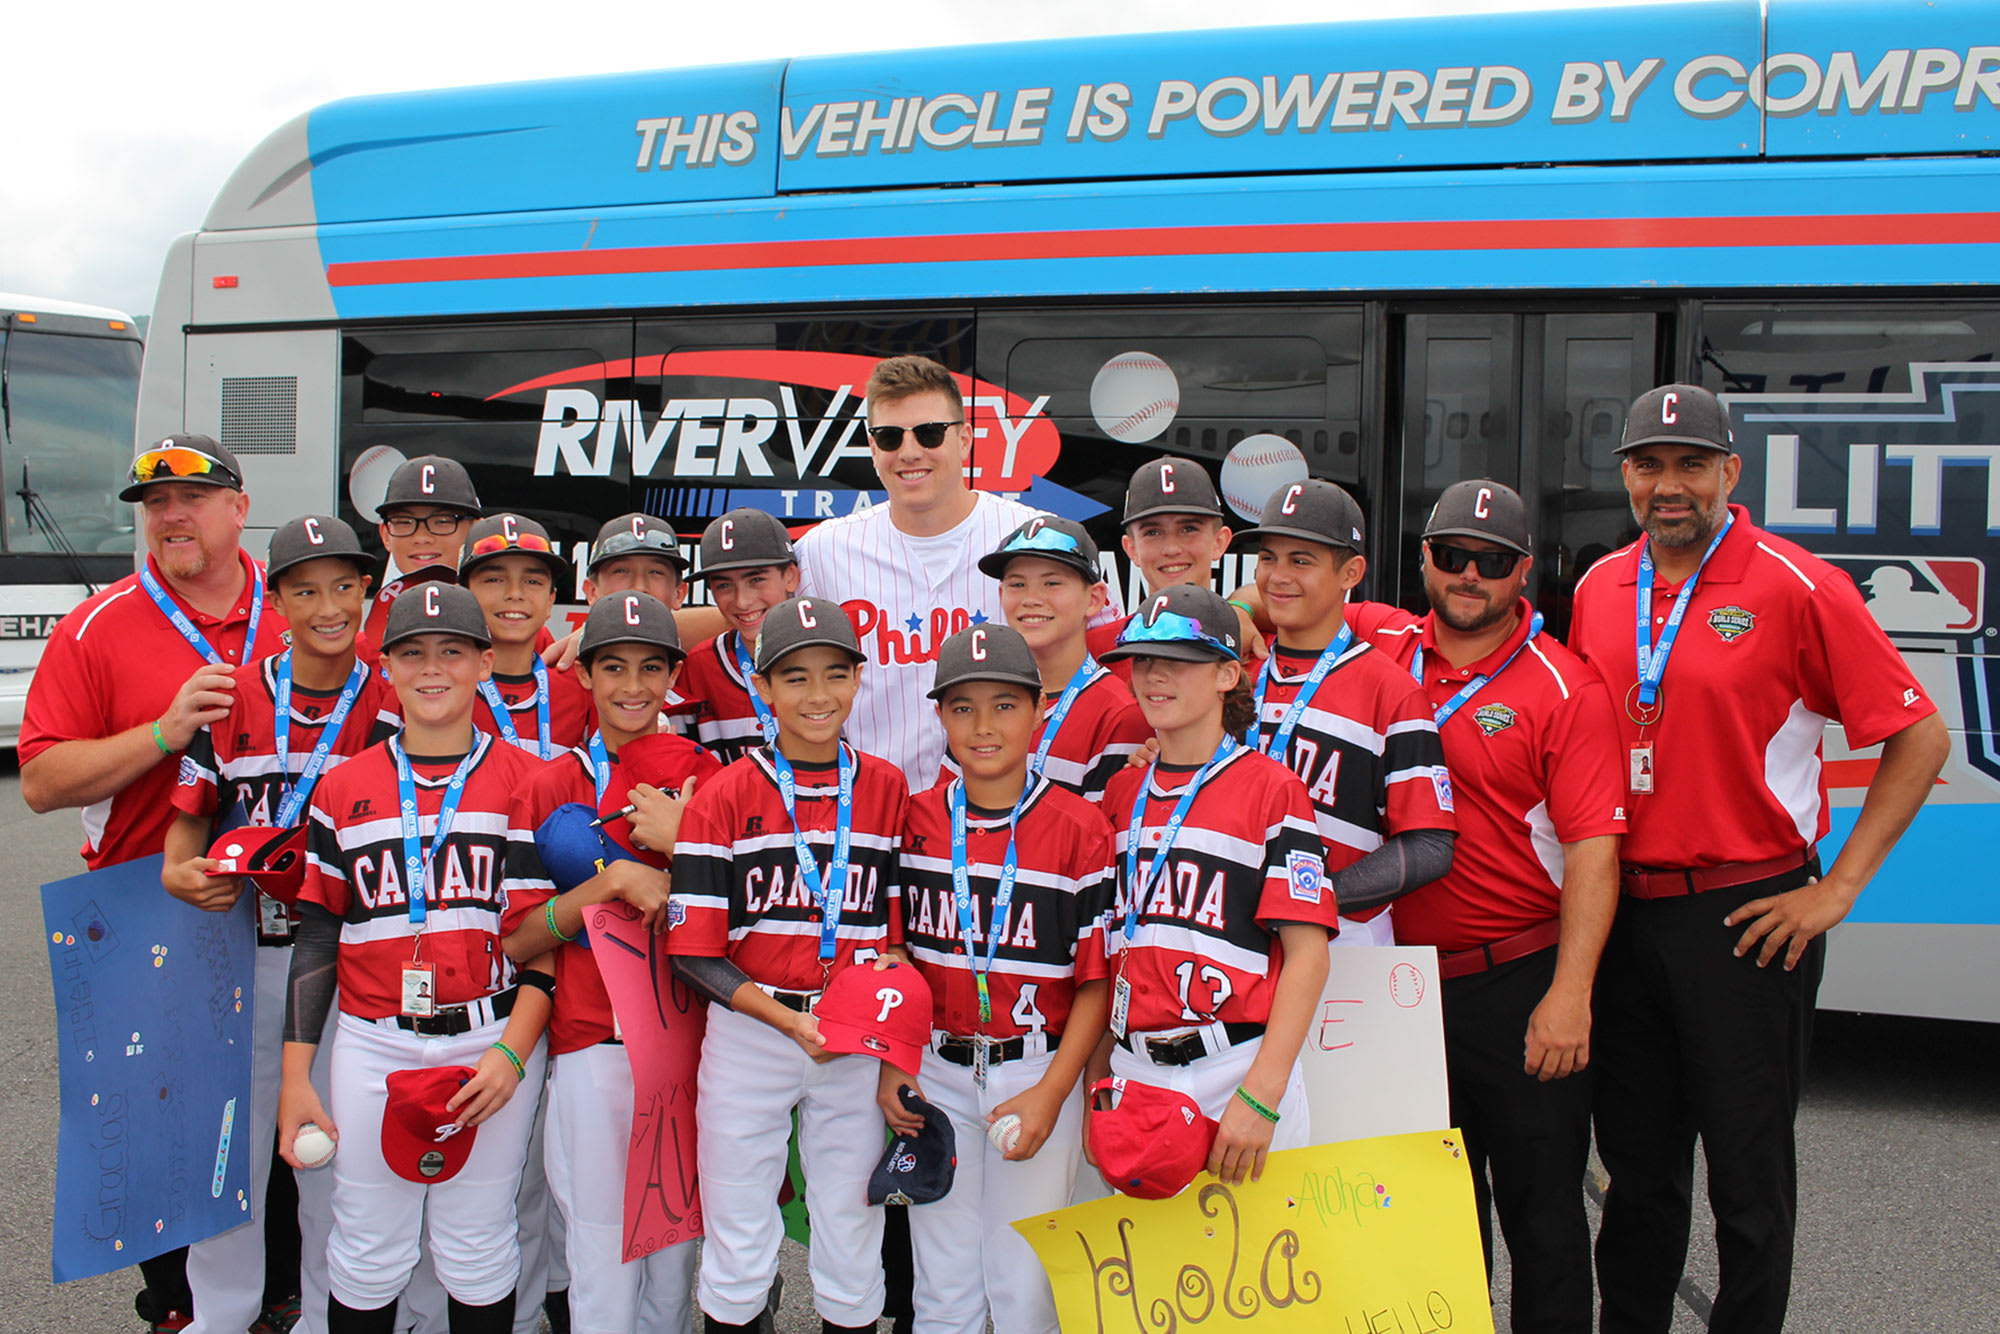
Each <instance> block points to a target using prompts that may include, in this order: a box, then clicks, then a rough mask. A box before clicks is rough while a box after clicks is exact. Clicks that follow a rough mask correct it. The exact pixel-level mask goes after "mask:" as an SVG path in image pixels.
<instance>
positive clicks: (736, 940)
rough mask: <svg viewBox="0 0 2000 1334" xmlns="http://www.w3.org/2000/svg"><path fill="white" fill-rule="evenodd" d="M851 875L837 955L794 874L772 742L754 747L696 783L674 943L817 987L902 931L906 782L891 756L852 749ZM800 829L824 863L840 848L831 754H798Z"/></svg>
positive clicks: (677, 880) (678, 858) (784, 985)
mask: <svg viewBox="0 0 2000 1334" xmlns="http://www.w3.org/2000/svg"><path fill="white" fill-rule="evenodd" d="M847 749H848V753H849V754H850V755H852V756H853V757H854V761H855V772H854V796H853V803H854V809H853V823H852V825H851V833H850V836H849V842H850V849H849V852H848V862H847V885H846V887H845V889H844V891H843V892H842V896H841V909H840V922H839V926H838V928H837V933H836V935H835V942H834V951H835V952H834V957H833V958H831V959H829V960H827V961H826V963H825V964H824V965H822V964H821V962H820V958H819V939H820V922H819V905H818V904H817V903H815V902H814V901H813V897H812V891H811V889H810V887H809V886H808V884H807V882H806V879H805V877H804V876H802V875H801V874H799V862H798V855H797V851H796V844H795V843H794V841H793V838H792V821H791V817H790V816H789V815H787V814H786V812H785V803H784V799H783V798H782V797H780V796H779V795H778V773H777V770H776V769H775V768H774V767H773V766H772V764H771V752H770V751H769V749H768V748H764V747H759V748H758V749H756V750H753V751H751V752H750V754H749V755H747V756H745V757H744V758H743V759H740V760H738V761H737V762H736V763H734V764H732V765H730V766H729V767H728V768H727V769H724V770H723V771H722V772H721V773H720V774H719V775H717V776H716V777H715V778H713V779H710V780H709V781H708V782H706V783H702V784H700V785H698V786H697V787H696V788H695V793H694V797H693V799H692V800H690V801H689V802H688V804H687V810H686V811H685V812H684V813H683V814H682V816H681V829H680V837H679V839H677V840H676V841H675V843H674V890H673V905H672V909H671V911H670V912H669V914H668V920H669V921H670V922H671V923H672V926H671V928H670V930H669V931H668V934H667V952H668V953H669V954H688V955H697V956H707V957H711V958H717V957H720V958H727V959H729V960H730V962H732V963H734V964H735V965H736V966H737V967H738V968H740V969H742V970H743V972H744V974H745V975H746V976H748V977H749V978H750V980H751V981H753V982H756V983H758V984H760V985H762V986H767V987H775V988H777V989H779V990H781V991H819V990H821V989H822V988H823V987H825V985H826V981H827V978H828V976H829V975H830V974H831V973H832V972H836V971H838V970H839V969H842V968H845V967H846V966H847V965H848V964H850V963H852V962H854V960H855V957H856V953H857V951H863V950H866V951H869V953H868V954H867V955H864V956H863V957H873V955H874V954H877V953H880V952H881V951H882V950H883V949H885V948H887V947H888V946H891V945H899V944H901V943H902V922H901V919H900V916H899V915H898V913H897V911H896V903H897V894H898V893H899V889H898V885H899V883H900V880H901V866H900V860H899V857H898V854H897V850H898V848H899V846H900V844H901V842H902V830H903V823H904V812H905V808H906V807H907V806H908V805H909V800H910V797H909V785H908V784H907V783H906V782H905V781H904V779H903V775H902V774H901V773H899V772H897V771H896V769H895V768H894V767H893V766H891V765H890V764H889V763H888V762H887V761H886V760H883V759H880V758H879V757H877V756H874V755H868V754H864V753H859V752H856V751H855V750H854V749H853V748H852V747H848V748H847ZM793 772H794V777H795V778H796V780H797V782H798V795H797V807H798V818H799V829H800V831H801V832H803V833H804V834H805V837H806V842H807V844H808V845H809V846H811V848H812V849H813V854H814V857H815V860H816V861H817V863H818V866H819V873H820V874H821V875H822V876H824V875H825V874H826V868H827V863H828V862H829V861H831V860H832V857H833V840H834V827H835V817H836V813H837V808H838V797H839V792H840V784H839V776H838V773H837V771H836V769H835V767H834V766H833V765H831V764H827V765H816V766H808V765H802V764H795V765H794V766H793Z"/></svg>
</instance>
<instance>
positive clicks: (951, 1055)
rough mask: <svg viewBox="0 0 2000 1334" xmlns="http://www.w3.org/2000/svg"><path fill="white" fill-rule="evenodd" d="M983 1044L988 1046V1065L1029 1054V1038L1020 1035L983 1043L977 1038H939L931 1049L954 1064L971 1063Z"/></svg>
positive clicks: (1015, 1059) (1018, 1058) (1017, 1058)
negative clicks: (1019, 1036)
mask: <svg viewBox="0 0 2000 1334" xmlns="http://www.w3.org/2000/svg"><path fill="white" fill-rule="evenodd" d="M981 1046H984V1047H985V1048H986V1063H987V1064H988V1065H999V1064H1000V1063H1001V1062H1003V1061H1018V1060H1020V1059H1021V1058H1022V1057H1023V1056H1026V1055H1027V1054H1028V1041H1027V1039H1026V1038H1018V1037H1016V1038H1006V1039H1002V1040H995V1041H990V1042H985V1043H981V1042H980V1041H979V1039H977V1038H939V1039H938V1043H937V1045H936V1046H935V1047H933V1048H931V1050H932V1051H935V1052H936V1053H937V1054H938V1055H939V1056H942V1057H943V1058H944V1059H945V1060H947V1061H950V1062H951V1063H952V1064H953V1065H971V1064H972V1063H973V1061H974V1059H975V1058H974V1055H973V1053H974V1052H975V1051H977V1050H978V1049H979V1048H980V1047H981Z"/></svg>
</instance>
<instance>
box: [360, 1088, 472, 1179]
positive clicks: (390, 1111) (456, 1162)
mask: <svg viewBox="0 0 2000 1334" xmlns="http://www.w3.org/2000/svg"><path fill="white" fill-rule="evenodd" d="M473 1074H474V1071H472V1070H471V1069H470V1068H468V1067H466V1066H463V1065H441V1066H438V1067H437V1068H436V1069H433V1070H395V1071H392V1072H390V1075H389V1080H388V1083H389V1102H388V1105H387V1106H385V1107H383V1109H382V1158H383V1161H385V1162H387V1163H388V1164H389V1170H390V1171H392V1172H394V1173H395V1174H396V1175H397V1176H399V1177H402V1178H403V1179H404V1180H405V1181H414V1182H416V1183H417V1184H418V1185H419V1186H434V1185H436V1184H437V1183H438V1182H440V1181H449V1180H451V1179H452V1178H453V1177H455V1176H457V1175H458V1169H459V1168H461V1167H464V1166H465V1160H466V1158H467V1157H468V1156H470V1155H471V1153H472V1142H473V1141H474V1140H476V1139H478V1138H479V1127H477V1126H460V1125H459V1124H458V1113H457V1112H454V1111H448V1110H446V1108H445V1104H446V1103H448V1102H450V1101H451V1100H452V1099H453V1098H455V1097H457V1096H458V1091H459V1089H460V1088H462V1087H464V1085H465V1082H466V1081H467V1080H468V1079H471V1078H472V1076H473Z"/></svg>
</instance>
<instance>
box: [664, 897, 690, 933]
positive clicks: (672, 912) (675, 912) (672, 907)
mask: <svg viewBox="0 0 2000 1334" xmlns="http://www.w3.org/2000/svg"><path fill="white" fill-rule="evenodd" d="M687 919H688V906H687V905H686V904H685V903H682V902H681V901H680V900H679V899H668V900H667V929H668V930H670V931H671V930H672V929H673V928H674V927H677V926H679V925H680V924H681V923H683V922H685V921H687Z"/></svg>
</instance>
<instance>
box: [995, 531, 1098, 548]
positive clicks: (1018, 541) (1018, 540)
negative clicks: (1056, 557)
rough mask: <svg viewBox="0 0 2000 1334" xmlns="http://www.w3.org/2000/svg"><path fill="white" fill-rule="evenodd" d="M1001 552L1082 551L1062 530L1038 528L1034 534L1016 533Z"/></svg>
mask: <svg viewBox="0 0 2000 1334" xmlns="http://www.w3.org/2000/svg"><path fill="white" fill-rule="evenodd" d="M1000 550H1001V551H1002V552H1010V551H1080V550H1082V548H1081V547H1080V546H1078V544H1077V540H1076V539H1075V538H1074V537H1071V536H1070V535H1069V534H1068V533H1065V532H1063V531H1062V530H1061V529H1060V528H1048V527H1043V528H1037V529H1036V530H1035V531H1034V532H1032V533H1016V534H1014V536H1012V537H1010V538H1008V539H1007V541H1006V544H1005V545H1003V546H1002V547H1001V548H1000Z"/></svg>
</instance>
